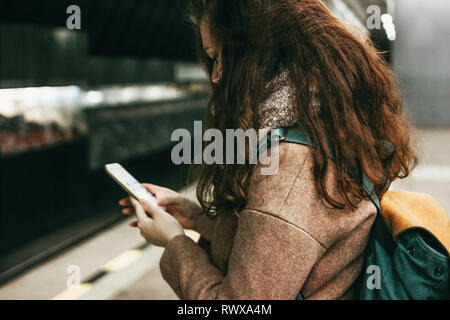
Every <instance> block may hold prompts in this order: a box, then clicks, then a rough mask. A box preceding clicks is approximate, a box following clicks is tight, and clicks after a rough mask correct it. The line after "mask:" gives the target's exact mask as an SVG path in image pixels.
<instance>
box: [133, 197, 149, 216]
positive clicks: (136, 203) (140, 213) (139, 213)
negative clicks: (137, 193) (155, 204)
mask: <svg viewBox="0 0 450 320" xmlns="http://www.w3.org/2000/svg"><path fill="white" fill-rule="evenodd" d="M130 200H131V204H132V205H133V207H134V212H135V213H136V217H137V219H138V222H145V221H148V220H149V217H148V216H147V213H149V214H150V215H151V216H153V212H151V211H150V212H149V211H147V212H146V210H145V209H144V207H143V206H142V205H141V203H140V202H139V201H137V200H136V199H133V198H131V199H130Z"/></svg>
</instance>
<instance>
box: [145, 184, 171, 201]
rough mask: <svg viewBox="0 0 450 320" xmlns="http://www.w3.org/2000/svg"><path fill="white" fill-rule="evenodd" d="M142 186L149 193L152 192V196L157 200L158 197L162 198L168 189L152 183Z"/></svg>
mask: <svg viewBox="0 0 450 320" xmlns="http://www.w3.org/2000/svg"><path fill="white" fill-rule="evenodd" d="M142 186H143V187H144V188H145V189H147V190H148V191H150V192H151V193H152V194H154V195H155V196H156V197H157V198H158V196H160V195H161V194H163V193H164V191H166V190H167V189H166V188H164V187H160V186H157V185H155V184H151V183H143V184H142Z"/></svg>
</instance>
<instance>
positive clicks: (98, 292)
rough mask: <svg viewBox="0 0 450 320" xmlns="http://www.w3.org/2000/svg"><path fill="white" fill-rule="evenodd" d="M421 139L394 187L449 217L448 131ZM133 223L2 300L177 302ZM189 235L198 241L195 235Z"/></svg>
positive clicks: (67, 255) (39, 271) (27, 277)
mask: <svg viewBox="0 0 450 320" xmlns="http://www.w3.org/2000/svg"><path fill="white" fill-rule="evenodd" d="M418 141H419V145H420V149H421V150H422V162H421V165H420V166H419V168H418V169H417V170H415V171H414V173H413V175H412V176H411V177H409V178H407V179H405V180H402V181H398V182H395V183H394V184H393V185H392V187H391V188H392V189H404V190H410V191H417V192H427V193H430V194H432V195H433V196H434V197H435V198H437V199H438V200H439V201H440V203H441V204H442V205H443V206H444V208H445V209H446V210H447V212H448V213H450V187H449V184H450V129H434V130H420V131H418ZM188 192H189V193H190V194H191V195H192V190H188ZM117 212H118V214H120V209H119V208H118V211H117ZM132 219H133V218H129V219H126V220H123V221H121V222H119V223H118V224H115V225H114V226H112V227H110V228H108V229H107V230H105V231H103V232H101V233H99V234H97V235H96V236H94V237H92V238H90V239H88V240H86V241H84V242H82V243H80V244H78V245H77V246H76V247H73V248H71V249H69V250H66V251H65V252H63V253H61V254H59V255H58V256H56V257H54V258H52V259H51V260H48V261H47V262H45V263H43V264H41V265H38V266H37V267H35V268H33V269H31V270H29V271H28V272H26V273H24V274H22V275H20V276H19V277H17V278H15V279H13V280H12V281H10V282H8V283H6V284H4V285H3V286H1V287H0V299H100V300H104V299H177V297H176V295H175V294H174V293H173V291H172V290H171V289H170V287H169V286H168V285H167V284H166V283H165V281H164V280H163V279H162V276H161V273H160V271H159V259H160V257H161V254H162V252H163V249H162V248H158V247H155V246H151V245H147V246H145V242H143V240H142V238H141V237H140V236H139V233H138V231H137V230H135V229H132V228H130V227H129V226H128V223H129V222H131V221H132ZM189 236H191V237H193V238H194V239H197V238H198V234H196V233H194V232H189ZM68 268H74V269H77V270H79V271H80V272H81V275H80V279H81V282H82V285H81V286H80V287H78V288H77V287H75V288H71V289H67V287H68V286H67V284H68V282H69V284H70V283H73V282H71V280H72V279H73V277H74V273H73V270H74V269H69V270H68ZM71 270H72V271H71ZM105 270H107V272H104V271H105ZM68 271H69V273H68Z"/></svg>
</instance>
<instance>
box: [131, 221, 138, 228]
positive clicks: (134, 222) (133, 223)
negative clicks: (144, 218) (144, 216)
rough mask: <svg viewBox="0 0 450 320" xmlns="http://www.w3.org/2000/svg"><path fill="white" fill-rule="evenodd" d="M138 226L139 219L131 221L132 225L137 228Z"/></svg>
mask: <svg viewBox="0 0 450 320" xmlns="http://www.w3.org/2000/svg"><path fill="white" fill-rule="evenodd" d="M137 226H138V222H137V221H133V222H131V223H130V227H133V228H137Z"/></svg>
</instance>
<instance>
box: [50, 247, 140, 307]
mask: <svg viewBox="0 0 450 320" xmlns="http://www.w3.org/2000/svg"><path fill="white" fill-rule="evenodd" d="M141 256H142V250H140V249H132V250H128V251H125V252H124V253H122V254H121V255H119V256H117V257H115V258H114V259H112V260H111V261H109V262H108V263H106V264H105V265H104V266H103V268H102V269H101V270H103V271H105V272H106V274H108V273H112V272H117V271H119V270H122V269H123V268H125V267H127V266H128V265H130V264H131V263H133V262H134V261H136V260H137V259H139V258H140V257H141ZM91 288H92V283H82V284H81V285H80V286H79V287H78V288H70V289H66V290H64V291H63V292H61V293H60V294H58V295H56V296H54V297H53V298H52V299H51V300H77V299H78V298H80V297H81V296H82V295H84V294H85V293H87V292H88V291H89V290H90V289H91Z"/></svg>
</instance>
